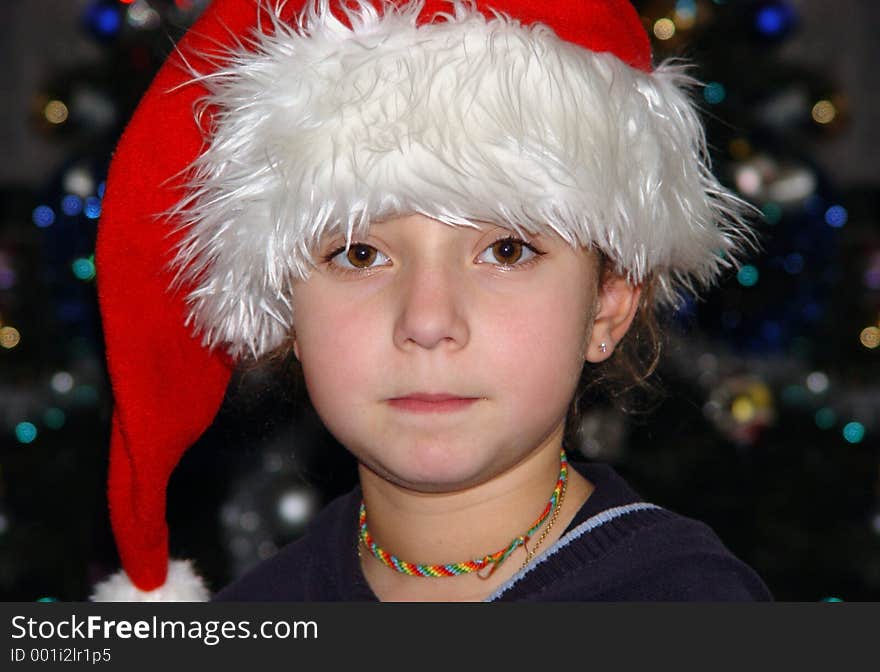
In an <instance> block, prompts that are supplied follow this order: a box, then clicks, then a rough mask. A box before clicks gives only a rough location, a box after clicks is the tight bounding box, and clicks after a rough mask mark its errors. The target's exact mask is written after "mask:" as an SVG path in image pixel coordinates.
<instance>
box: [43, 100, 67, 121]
mask: <svg viewBox="0 0 880 672" xmlns="http://www.w3.org/2000/svg"><path fill="white" fill-rule="evenodd" d="M43 114H44V115H45V117H46V120H47V121H48V122H49V123H50V124H63V123H64V122H65V121H67V115H68V112H67V105H65V104H64V103H62V102H61V101H60V100H50V101H49V102H48V103H46V108H45V109H44V110H43Z"/></svg>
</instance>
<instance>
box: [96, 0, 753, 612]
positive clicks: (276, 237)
mask: <svg viewBox="0 0 880 672" xmlns="http://www.w3.org/2000/svg"><path fill="white" fill-rule="evenodd" d="M694 84H695V82H694V81H693V80H692V79H690V78H689V76H688V75H686V74H685V67H684V66H683V65H682V64H680V63H673V62H667V63H663V64H661V65H659V66H657V67H656V68H655V67H653V66H652V61H651V52H650V43H649V40H648V36H647V34H646V32H645V30H644V28H643V26H642V24H641V21H640V19H639V16H638V14H637V13H636V11H635V9H634V8H633V7H632V5H631V4H630V3H629V2H628V1H627V0H557V1H556V2H534V1H533V0H487V1H485V2H484V1H483V0H478V1H476V2H464V1H455V2H449V1H443V0H425V1H412V2H405V1H404V0H399V1H396V2H386V1H383V0H348V1H347V2H345V1H343V2H336V1H333V0H316V1H311V2H308V3H306V5H305V6H304V7H303V3H302V1H301V0H299V2H296V3H295V2H287V3H281V2H279V3H277V4H274V5H272V6H269V5H268V3H266V2H258V1H257V0H214V2H213V3H212V4H211V5H210V6H209V7H208V9H207V10H206V11H205V12H204V14H203V15H202V17H201V18H200V19H199V21H198V22H197V23H196V24H195V25H194V26H193V27H192V29H190V31H189V32H188V33H187V34H186V35H185V36H184V38H183V39H182V41H181V42H180V43H179V45H178V48H177V50H176V51H175V53H174V54H173V55H172V56H171V57H170V58H169V59H168V61H167V62H166V63H165V64H164V66H163V67H162V69H161V70H160V72H159V73H158V75H157V77H156V79H155V81H154V82H153V84H152V85H151V87H150V88H149V90H148V91H147V93H146V95H145V96H144V98H143V100H142V102H141V103H140V105H139V107H138V109H137V111H136V113H135V115H134V116H133V118H132V120H131V122H130V123H129V125H128V127H127V129H126V130H125V133H124V134H123V136H122V139H121V140H120V142H119V146H118V148H117V151H116V153H115V155H114V158H113V162H112V165H111V167H110V173H109V176H108V181H107V190H106V196H105V200H104V205H103V215H102V217H101V222H100V227H99V232H98V245H97V265H98V294H99V299H100V306H101V311H102V317H103V326H104V332H105V340H106V350H107V360H108V366H109V373H110V378H111V382H112V386H113V393H114V397H115V408H114V413H113V428H112V438H111V448H110V474H109V502H110V514H111V522H112V527H113V532H114V535H115V539H116V542H117V546H118V549H119V555H120V558H121V562H122V566H123V570H124V571H122V572H120V573H119V574H118V575H116V576H114V577H112V578H111V579H109V580H108V581H106V582H104V583H103V584H102V585H100V586H98V588H97V589H96V591H95V594H94V595H93V599H97V600H114V599H117V600H135V599H143V600H201V599H206V598H207V597H208V591H207V590H206V589H205V588H204V586H203V585H202V583H201V582H200V580H199V579H198V577H196V576H195V575H194V574H193V573H192V570H191V568H190V567H189V565H188V564H187V563H184V562H182V561H177V562H172V563H171V564H170V565H169V557H168V530H167V526H166V522H165V490H166V486H167V483H168V479H169V477H170V475H171V472H172V471H173V469H174V468H175V465H176V464H177V462H178V461H179V459H180V458H181V456H182V455H183V453H184V451H186V449H187V448H188V447H189V446H190V445H192V444H193V443H194V442H195V441H196V440H197V439H198V438H199V436H200V435H201V434H202V433H203V432H204V431H205V429H206V428H207V427H208V425H209V424H210V423H211V422H212V421H213V419H214V416H215V415H216V413H217V411H218V409H219V406H220V404H221V401H222V399H223V396H224V392H225V389H226V386H227V384H228V382H229V378H230V374H231V371H232V367H233V366H234V364H235V362H236V361H237V360H240V359H242V358H245V357H260V356H261V355H264V354H266V353H268V352H271V351H272V350H273V349H275V348H277V347H279V346H280V345H281V344H282V343H283V342H284V341H285V338H286V337H287V336H288V334H289V333H290V330H291V324H292V316H293V311H294V308H295V307H294V306H293V305H291V301H290V296H291V292H290V288H291V283H292V282H293V281H294V280H296V279H299V278H304V277H306V276H307V274H308V272H309V268H310V266H311V264H312V251H313V250H314V248H315V244H316V243H317V241H319V240H320V239H321V237H322V236H323V235H324V234H326V233H328V232H331V231H333V232H343V233H344V234H345V235H346V236H347V237H348V239H349V240H351V239H352V238H353V237H355V236H357V235H359V233H360V232H361V231H363V230H364V229H365V227H366V226H368V224H369V222H370V221H371V220H374V219H377V218H383V217H387V216H389V215H392V214H396V213H412V212H418V213H421V214H424V215H427V216H430V217H433V218H436V219H439V220H441V221H445V222H448V223H450V224H464V225H466V224H468V223H470V222H475V221H493V222H499V223H504V224H506V225H508V226H510V227H512V228H514V229H515V230H518V231H522V230H525V231H536V230H552V231H555V232H556V233H558V234H559V235H560V236H562V237H563V238H564V239H565V240H567V241H569V242H570V243H572V244H582V245H592V246H595V247H597V248H599V249H601V250H602V251H603V252H605V254H607V255H608V256H609V257H610V259H611V260H613V262H614V263H615V265H616V266H617V268H618V270H620V271H621V272H623V273H625V274H626V275H627V276H628V277H629V278H630V279H631V280H632V281H633V282H641V281H643V280H645V279H646V278H648V277H654V278H655V279H656V282H657V283H658V287H659V292H658V296H659V300H660V301H661V302H663V303H667V304H669V303H674V302H675V301H676V300H677V297H678V296H679V293H680V290H681V289H682V288H687V289H696V288H698V287H700V286H706V285H709V284H710V283H711V282H712V281H713V280H714V279H715V278H716V277H717V275H718V274H719V273H720V271H721V270H722V269H724V268H725V267H728V266H730V265H732V264H734V263H735V255H736V253H737V251H738V250H740V249H741V248H742V247H744V246H745V245H747V244H748V241H749V234H748V229H747V228H746V227H745V226H744V224H743V221H742V215H743V212H744V211H745V208H746V206H745V204H744V203H743V202H742V201H740V200H739V199H738V198H736V197H735V196H733V195H732V194H731V193H730V192H728V191H727V190H726V189H725V188H723V187H722V186H721V185H720V184H719V183H718V181H717V180H716V179H715V178H714V177H713V175H712V173H711V171H710V167H709V163H708V158H707V153H706V147H705V140H704V137H703V130H702V126H701V123H700V120H699V117H698V113H697V111H696V110H695V108H694V105H693V103H692V102H691V100H690V97H689V90H690V89H691V88H692V87H693V85H694Z"/></svg>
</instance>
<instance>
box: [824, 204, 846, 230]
mask: <svg viewBox="0 0 880 672" xmlns="http://www.w3.org/2000/svg"><path fill="white" fill-rule="evenodd" d="M848 218H849V214H848V213H847V211H846V208H844V207H843V206H842V205H832V206H831V207H830V208H828V209H827V210H826V211H825V223H826V224H828V226H833V227H834V228H835V229H839V228H841V227H843V226H845V225H846V222H847V219H848Z"/></svg>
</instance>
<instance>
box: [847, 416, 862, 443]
mask: <svg viewBox="0 0 880 672" xmlns="http://www.w3.org/2000/svg"><path fill="white" fill-rule="evenodd" d="M843 438H844V439H846V440H847V441H848V442H849V443H861V442H862V439H864V438H865V426H864V425H863V424H862V423H861V422H855V421H853V422H848V423H846V425H844V427H843Z"/></svg>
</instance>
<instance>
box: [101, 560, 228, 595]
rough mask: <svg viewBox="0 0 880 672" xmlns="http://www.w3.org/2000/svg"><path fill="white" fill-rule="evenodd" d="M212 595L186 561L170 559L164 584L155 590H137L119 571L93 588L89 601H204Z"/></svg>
mask: <svg viewBox="0 0 880 672" xmlns="http://www.w3.org/2000/svg"><path fill="white" fill-rule="evenodd" d="M210 596H211V594H210V592H209V591H208V589H207V588H206V587H205V584H204V582H203V581H202V578H201V577H200V576H199V575H198V574H196V573H195V570H193V568H192V564H191V563H190V562H189V560H172V561H171V562H170V563H169V564H168V577H167V578H166V579H165V583H164V584H162V585H161V586H159V587H158V588H156V589H155V590H149V591H144V590H141V589H140V588H137V587H136V586H135V585H134V584H133V583H132V582H131V579H129V578H128V574H126V573H125V570H120V571H118V572H116V573H115V574H113V575H112V576H111V577H110V578H108V579H106V580H104V581H102V582H101V583H99V584H98V585H96V586H95V589H94V592H93V593H92V596H91V598H90V599H91V601H92V602H207V601H208V599H209V598H210Z"/></svg>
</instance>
